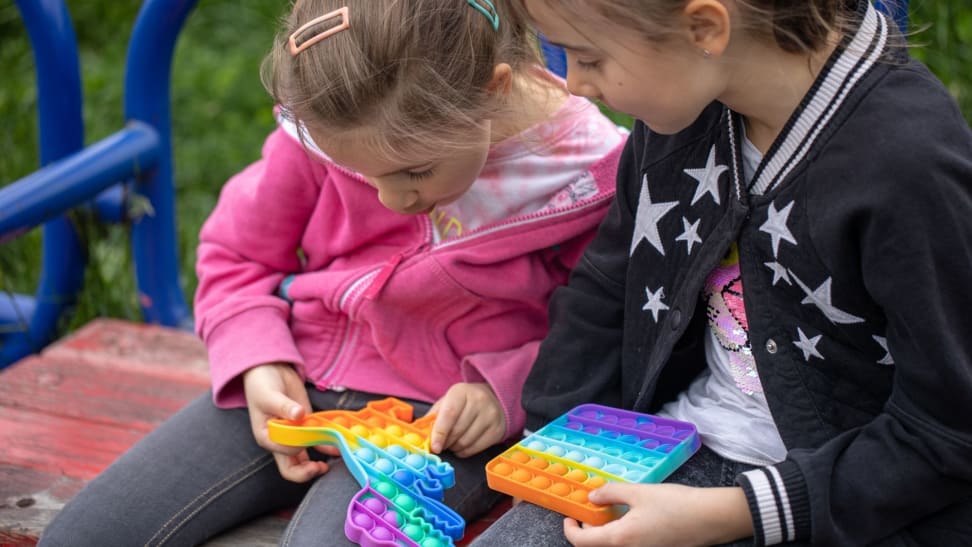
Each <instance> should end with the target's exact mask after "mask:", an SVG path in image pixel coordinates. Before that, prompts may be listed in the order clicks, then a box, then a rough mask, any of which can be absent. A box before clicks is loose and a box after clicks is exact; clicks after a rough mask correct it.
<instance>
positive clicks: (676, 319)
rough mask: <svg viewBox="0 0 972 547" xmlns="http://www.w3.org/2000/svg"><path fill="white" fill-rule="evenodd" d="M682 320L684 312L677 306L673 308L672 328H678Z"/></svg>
mask: <svg viewBox="0 0 972 547" xmlns="http://www.w3.org/2000/svg"><path fill="white" fill-rule="evenodd" d="M681 322H682V312H681V311H680V310H679V309H678V308H675V309H674V310H672V330H675V329H677V328H678V324H679V323H681Z"/></svg>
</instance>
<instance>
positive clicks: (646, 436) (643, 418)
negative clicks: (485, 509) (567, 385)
mask: <svg viewBox="0 0 972 547" xmlns="http://www.w3.org/2000/svg"><path fill="white" fill-rule="evenodd" d="M699 444H700V443H699V436H698V432H697V431H696V429H695V426H694V425H692V424H690V423H688V422H681V421H677V420H670V419H666V418H662V417H659V416H654V415H651V414H641V413H638V412H629V411H626V410H619V409H616V408H610V407H606V406H601V405H593V404H588V405H581V406H578V407H575V408H574V409H573V410H571V411H569V412H567V413H566V414H564V415H562V416H560V417H559V418H557V419H556V420H554V421H552V422H550V423H548V424H547V425H545V426H543V427H542V428H540V430H538V431H537V432H535V433H533V434H532V435H529V436H528V437H526V438H525V439H523V440H522V441H520V442H518V443H517V444H515V445H514V446H512V447H510V448H509V449H507V450H506V451H504V452H503V453H502V454H500V455H499V456H496V457H495V458H493V459H492V460H490V461H489V463H487V464H486V480H487V482H488V483H489V487H490V488H492V489H493V490H498V491H500V492H503V493H506V494H510V495H511V496H514V497H517V498H522V499H524V500H526V501H529V502H531V503H535V504H537V505H540V506H542V507H546V508H548V509H551V510H553V511H556V512H558V513H561V514H564V515H567V516H568V517H572V518H575V519H577V520H580V521H582V522H586V523H589V524H604V523H606V522H608V521H611V520H613V519H616V518H618V517H620V516H621V514H622V512H623V510H624V509H623V508H622V507H620V506H616V505H596V504H593V503H591V502H590V501H588V499H587V494H588V493H589V492H591V491H592V490H594V489H596V488H598V487H600V486H602V485H604V484H605V483H606V482H609V481H615V482H633V483H656V482H661V481H663V480H665V478H666V477H668V476H669V475H671V474H672V472H673V471H675V469H677V468H678V466H680V465H682V464H683V463H685V461H686V460H688V459H689V457H691V456H692V454H694V453H695V451H696V450H698V449H699Z"/></svg>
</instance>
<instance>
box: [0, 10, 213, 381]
mask: <svg viewBox="0 0 972 547" xmlns="http://www.w3.org/2000/svg"><path fill="white" fill-rule="evenodd" d="M16 1H17V7H18V9H19V10H20V14H21V18H22V20H23V22H24V24H25V26H26V28H27V31H28V34H29V36H30V41H31V46H32V47H33V50H34V57H35V64H36V67H37V95H38V117H39V124H40V163H41V165H42V166H43V167H42V168H41V169H39V170H38V171H36V172H35V173H32V174H31V175H28V176H27V177H24V178H23V179H20V180H18V181H16V182H14V183H12V184H10V185H9V186H6V187H4V188H2V189H0V242H2V241H3V240H4V239H5V238H11V237H15V236H16V235H17V234H19V233H22V232H24V231H26V230H29V229H31V228H33V227H35V226H37V225H38V224H41V223H44V226H43V237H44V249H43V254H42V260H43V264H42V269H41V278H40V280H39V283H38V288H37V292H36V294H35V295H34V296H33V297H31V296H29V295H20V294H16V295H7V294H2V293H0V368H3V367H5V366H7V365H9V364H11V363H13V362H14V361H16V360H18V359H20V358H22V357H24V356H26V355H29V354H31V353H34V352H37V351H39V350H40V349H42V348H43V347H44V346H45V345H46V344H47V343H49V341H50V340H51V339H52V338H53V336H54V335H55V334H56V328H57V321H58V318H59V317H60V316H61V314H62V313H63V312H64V311H66V309H68V308H69V307H70V306H71V305H72V303H73V302H74V299H75V297H76V295H77V293H78V291H79V290H80V288H81V284H82V281H83V278H84V267H85V260H84V253H83V249H82V247H81V244H80V241H79V239H78V235H77V232H76V231H75V229H74V227H73V226H72V224H71V222H70V220H69V219H68V218H67V217H66V216H64V214H65V213H66V212H67V211H68V210H70V209H72V208H74V207H77V206H82V205H85V204H88V205H93V208H94V210H95V212H96V213H98V215H99V218H100V219H101V220H102V221H107V222H118V221H125V220H130V221H131V222H132V249H133V254H134V262H135V270H136V271H135V274H136V282H137V285H138V290H139V303H140V305H141V308H142V315H143V318H144V319H145V320H146V321H149V322H153V323H160V324H163V325H168V326H177V327H183V328H190V327H191V325H192V315H191V313H190V311H189V307H188V306H187V304H186V301H185V297H184V295H183V290H182V284H181V282H180V277H179V260H178V250H177V248H176V242H177V239H176V237H175V206H174V203H175V198H174V193H175V191H174V188H175V185H174V183H173V169H172V145H171V130H170V126H171V124H170V116H169V100H170V96H169V87H170V86H169V74H170V71H171V66H172V56H173V53H174V50H175V42H176V39H177V38H178V36H179V33H180V32H181V30H182V26H183V24H184V23H185V20H186V18H187V16H188V14H189V13H190V12H191V11H192V9H193V8H194V7H195V5H196V0H146V1H145V2H144V3H143V5H142V9H141V10H140V12H139V15H138V18H137V20H136V22H135V28H134V31H133V33H132V38H131V41H130V43H129V48H128V58H127V61H126V77H125V117H126V119H127V120H128V123H127V125H126V127H125V128H123V129H122V130H120V131H119V132H117V133H115V134H114V135H111V136H109V137H108V138H106V139H103V140H101V141H99V142H98V143H95V144H93V145H91V146H89V147H87V148H84V124H83V118H82V111H81V107H82V92H81V76H80V67H79V61H78V48H77V40H76V38H75V34H74V28H73V26H72V22H71V17H70V14H69V13H68V10H67V8H66V6H65V4H64V1H63V0H16ZM123 185H129V187H128V188H127V189H128V190H130V191H131V192H134V193H135V194H139V195H141V196H144V197H145V198H147V199H148V202H149V203H150V206H151V211H150V212H149V213H148V214H145V215H143V216H141V217H139V218H131V219H129V218H127V217H126V214H125V212H126V211H127V210H128V207H127V204H126V203H125V202H124V200H123V197H124V196H125V195H126V194H127V193H129V194H130V193H131V192H124V191H123V188H122V186H123Z"/></svg>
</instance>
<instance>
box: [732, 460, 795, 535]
mask: <svg viewBox="0 0 972 547" xmlns="http://www.w3.org/2000/svg"><path fill="white" fill-rule="evenodd" d="M736 484H738V485H739V486H741V487H742V489H743V491H744V492H745V493H746V501H747V502H748V503H749V510H750V512H751V513H752V515H753V529H754V531H755V533H754V539H755V542H756V545H776V544H778V543H783V542H789V541H805V540H808V539H809V538H810V500H809V494H808V492H807V485H806V482H805V480H804V478H803V474H802V473H801V472H800V469H799V467H797V465H796V464H795V463H793V462H791V461H789V460H787V461H784V462H782V463H779V464H777V465H774V466H770V467H763V468H759V469H753V470H750V471H746V472H745V473H742V474H740V475H739V476H737V477H736Z"/></svg>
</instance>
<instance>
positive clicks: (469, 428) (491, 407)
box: [429, 383, 506, 458]
mask: <svg viewBox="0 0 972 547" xmlns="http://www.w3.org/2000/svg"><path fill="white" fill-rule="evenodd" d="M433 412H435V413H438V416H437V417H436V418H435V423H434V424H433V425H432V438H431V443H430V444H431V449H432V452H433V453H435V454H438V453H440V452H442V451H443V450H446V449H450V450H452V451H453V452H455V454H456V455H457V456H459V457H460V458H466V457H468V456H472V455H473V454H475V453H477V452H480V451H482V450H485V449H486V448H489V447H490V446H492V445H494V444H496V443H498V442H499V441H501V440H502V439H503V435H504V434H505V433H506V417H505V416H504V415H503V407H502V406H500V402H499V399H497V398H496V395H495V394H494V393H493V390H492V388H490V387H489V384H485V383H475V384H470V383H460V384H455V385H454V386H452V387H451V388H449V391H447V392H446V394H445V396H443V397H442V398H441V399H439V400H438V401H436V402H435V404H434V405H432V408H431V409H430V410H429V413H433Z"/></svg>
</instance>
